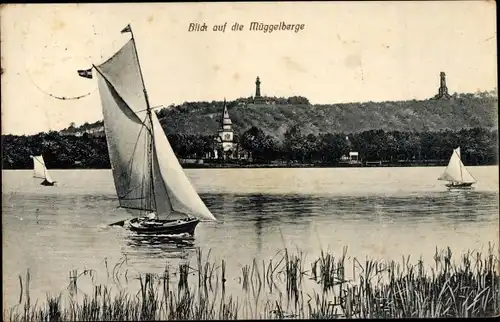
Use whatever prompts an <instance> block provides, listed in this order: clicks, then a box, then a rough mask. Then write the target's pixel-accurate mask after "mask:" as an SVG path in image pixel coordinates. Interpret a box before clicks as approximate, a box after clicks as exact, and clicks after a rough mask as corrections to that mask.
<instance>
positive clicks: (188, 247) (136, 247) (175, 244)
mask: <svg viewBox="0 0 500 322" xmlns="http://www.w3.org/2000/svg"><path fill="white" fill-rule="evenodd" d="M125 241H126V245H127V246H128V247H129V250H128V251H125V252H124V254H127V255H134V254H138V255H139V256H145V257H154V258H160V259H161V258H186V257H188V256H189V254H190V253H192V252H194V251H195V246H194V242H195V239H194V237H192V236H189V237H185V236H182V237H177V236H171V235H170V236H169V235H145V234H144V235H142V234H136V233H133V232H130V233H128V234H127V235H126V237H125Z"/></svg>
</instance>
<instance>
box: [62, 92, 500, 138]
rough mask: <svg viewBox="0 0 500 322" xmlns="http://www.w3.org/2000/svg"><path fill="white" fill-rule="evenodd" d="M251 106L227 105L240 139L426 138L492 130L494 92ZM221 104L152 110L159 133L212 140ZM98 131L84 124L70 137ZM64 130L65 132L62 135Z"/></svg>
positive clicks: (245, 100) (246, 100) (295, 99)
mask: <svg viewBox="0 0 500 322" xmlns="http://www.w3.org/2000/svg"><path fill="white" fill-rule="evenodd" d="M265 99H266V100H267V102H268V103H269V104H261V105H255V104H252V103H251V98H240V99H237V100H235V101H228V102H227V106H228V110H229V114H230V117H231V120H232V121H233V128H234V130H235V132H236V133H238V134H242V133H243V132H245V131H247V130H248V129H250V128H251V127H252V126H255V127H258V128H260V129H262V130H263V131H264V132H265V133H266V134H268V135H271V136H273V137H274V138H276V139H278V141H282V140H283V138H284V133H285V132H286V131H287V130H288V129H290V128H291V127H292V126H294V125H296V124H300V127H301V129H302V133H303V134H304V135H307V134H314V135H318V134H323V133H360V132H364V131H369V130H384V131H404V132H428V131H431V132H433V131H440V130H451V131H458V130H460V129H464V128H465V129H467V128H496V127H497V126H498V121H497V119H498V97H497V93H496V91H492V92H480V93H476V94H455V95H454V96H453V98H452V99H450V100H411V101H387V102H365V103H341V104H319V105H312V104H309V102H308V100H307V99H306V98H304V97H300V96H296V97H290V98H276V97H266V98H265ZM222 107H223V102H222V101H212V102H185V103H183V104H181V105H170V106H169V107H166V108H162V109H160V110H157V113H158V117H159V119H160V122H161V123H162V125H163V127H164V129H165V132H166V133H167V134H169V133H172V134H173V133H177V134H188V135H216V134H217V130H218V128H219V123H218V122H219V120H220V116H221V113H222ZM94 126H95V127H97V126H102V121H99V122H96V123H93V124H87V123H86V124H84V125H82V126H81V127H76V128H74V129H75V131H78V130H86V129H91V128H92V127H94ZM66 130H67V129H66Z"/></svg>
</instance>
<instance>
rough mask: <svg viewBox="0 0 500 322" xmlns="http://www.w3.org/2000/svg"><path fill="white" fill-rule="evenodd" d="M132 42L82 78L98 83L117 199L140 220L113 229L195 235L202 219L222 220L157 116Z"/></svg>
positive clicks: (119, 223)
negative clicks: (190, 175)
mask: <svg viewBox="0 0 500 322" xmlns="http://www.w3.org/2000/svg"><path fill="white" fill-rule="evenodd" d="M122 33H131V35H132V36H131V39H130V40H129V41H128V42H127V43H126V44H125V45H124V46H123V47H122V48H121V49H120V50H118V52H116V53H115V54H114V55H113V56H112V57H111V58H109V59H108V60H107V61H105V62H104V63H102V64H100V65H97V66H96V65H93V67H92V68H91V69H90V70H80V71H78V74H79V75H80V76H82V77H85V78H92V69H93V70H94V71H95V74H96V76H97V80H98V88H99V94H100V97H101V105H102V111H103V116H104V129H105V134H106V139H107V145H108V152H109V158H110V162H111V169H112V173H113V178H114V183H115V189H116V194H117V196H118V202H119V204H120V207H121V208H124V209H125V210H127V211H128V212H129V213H130V214H132V215H133V216H135V217H134V218H132V219H129V220H122V221H119V222H116V223H113V224H111V225H110V226H114V225H118V226H124V227H126V228H128V229H130V230H132V231H135V232H139V233H150V234H169V235H170V234H189V235H194V231H195V228H196V226H197V225H198V223H199V222H200V218H201V219H206V220H212V221H216V218H215V217H214V216H213V215H212V213H211V212H210V211H209V210H208V208H207V207H206V205H205V204H204V202H203V201H202V199H201V198H200V196H199V195H198V193H197V192H196V191H195V189H194V187H193V186H192V185H191V183H190V182H189V179H188V178H187V176H186V174H185V173H184V170H183V169H182V167H181V165H180V164H179V161H178V160H177V157H176V156H175V154H174V151H173V150H172V147H171V146H170V143H169V141H168V139H167V136H166V135H165V132H164V130H163V128H162V126H161V124H160V121H159V120H158V117H157V116H156V113H155V112H154V111H152V109H151V107H150V104H149V100H148V95H147V91H146V87H145V85H144V80H143V76H142V71H141V67H140V65H139V59H138V56H137V48H136V45H135V40H134V36H133V34H132V29H131V27H130V25H128V26H127V27H125V28H124V29H123V30H122Z"/></svg>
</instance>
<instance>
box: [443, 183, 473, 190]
mask: <svg viewBox="0 0 500 322" xmlns="http://www.w3.org/2000/svg"><path fill="white" fill-rule="evenodd" d="M472 184H473V183H472V182H464V183H447V184H446V186H447V187H448V188H450V189H471V188H472Z"/></svg>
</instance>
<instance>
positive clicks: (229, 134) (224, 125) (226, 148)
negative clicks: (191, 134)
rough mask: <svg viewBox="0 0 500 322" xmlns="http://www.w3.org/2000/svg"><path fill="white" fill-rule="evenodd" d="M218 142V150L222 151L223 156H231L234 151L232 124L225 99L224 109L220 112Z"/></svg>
mask: <svg viewBox="0 0 500 322" xmlns="http://www.w3.org/2000/svg"><path fill="white" fill-rule="evenodd" d="M217 139H218V141H219V147H220V148H221V149H220V148H219V150H222V151H223V153H224V156H228V157H229V156H230V155H232V154H233V151H234V150H235V149H234V145H235V143H234V132H233V122H232V121H231V118H230V117H229V112H228V111H227V105H226V99H224V107H223V110H222V115H221V119H220V127H219V135H218V137H217Z"/></svg>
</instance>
